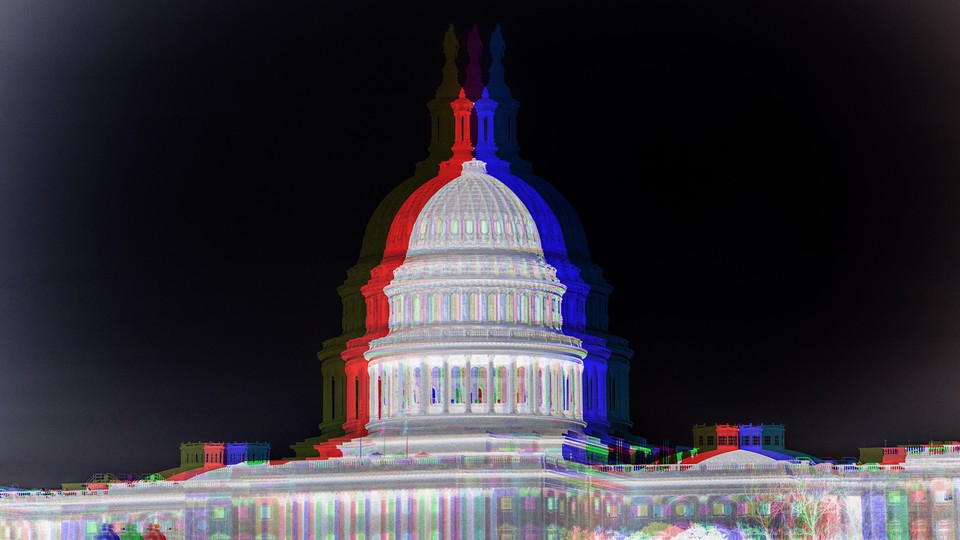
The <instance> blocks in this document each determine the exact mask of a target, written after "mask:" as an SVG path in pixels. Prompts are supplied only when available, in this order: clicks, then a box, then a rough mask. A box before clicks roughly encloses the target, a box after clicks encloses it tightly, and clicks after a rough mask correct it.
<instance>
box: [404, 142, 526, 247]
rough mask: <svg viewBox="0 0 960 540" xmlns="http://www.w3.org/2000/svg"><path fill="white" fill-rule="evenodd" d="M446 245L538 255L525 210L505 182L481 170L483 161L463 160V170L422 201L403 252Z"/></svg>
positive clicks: (484, 169)
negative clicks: (408, 242)
mask: <svg viewBox="0 0 960 540" xmlns="http://www.w3.org/2000/svg"><path fill="white" fill-rule="evenodd" d="M451 248H452V249H456V250H457V251H463V250H464V249H467V250H470V249H478V250H484V249H494V250H497V251H503V250H509V251H526V252H532V253H536V254H539V255H541V256H542V255H543V250H542V247H541V244H540V235H539V233H538V232H537V224H536V222H535V221H534V219H533V216H532V215H531V214H530V211H529V210H527V207H526V206H524V204H523V202H521V201H520V199H519V197H517V195H516V194H515V193H514V192H513V191H512V190H511V189H510V188H509V187H507V186H506V185H505V184H504V183H503V182H501V181H500V180H497V179H496V178H494V177H493V176H490V175H489V174H487V170H486V164H485V163H484V162H483V161H478V160H472V161H467V162H465V163H464V164H463V174H461V175H460V176H459V177H457V178H455V179H454V180H451V181H450V182H449V183H448V184H447V185H445V186H444V187H442V188H441V189H440V190H439V191H437V193H436V194H434V196H433V197H431V198H430V200H429V201H428V202H427V204H426V205H424V207H423V210H422V211H421V212H420V215H419V216H417V221H416V223H415V224H414V226H413V234H412V235H411V237H410V245H409V249H408V250H407V256H408V257H416V256H417V255H421V254H423V253H425V252H435V251H445V250H447V249H451Z"/></svg>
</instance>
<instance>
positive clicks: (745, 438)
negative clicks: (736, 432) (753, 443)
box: [740, 435, 750, 446]
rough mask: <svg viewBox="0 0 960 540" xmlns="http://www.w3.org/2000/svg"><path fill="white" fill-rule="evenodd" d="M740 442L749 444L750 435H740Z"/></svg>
mask: <svg viewBox="0 0 960 540" xmlns="http://www.w3.org/2000/svg"><path fill="white" fill-rule="evenodd" d="M740 444H741V446H748V445H749V444H750V437H749V436H747V435H744V436H743V437H740Z"/></svg>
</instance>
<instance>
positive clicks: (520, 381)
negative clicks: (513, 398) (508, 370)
mask: <svg viewBox="0 0 960 540" xmlns="http://www.w3.org/2000/svg"><path fill="white" fill-rule="evenodd" d="M526 402H527V368H525V367H524V366H520V367H518V368H517V405H521V404H525V403H526Z"/></svg>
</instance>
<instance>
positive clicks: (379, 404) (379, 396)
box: [377, 375, 387, 419]
mask: <svg viewBox="0 0 960 540" xmlns="http://www.w3.org/2000/svg"><path fill="white" fill-rule="evenodd" d="M386 399H387V397H386V396H384V395H383V378H382V377H380V376H379V375H377V418H378V419H380V418H383V405H384V404H385V403H386Z"/></svg>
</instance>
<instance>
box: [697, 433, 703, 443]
mask: <svg viewBox="0 0 960 540" xmlns="http://www.w3.org/2000/svg"><path fill="white" fill-rule="evenodd" d="M697 441H698V442H697V446H703V435H700V436H699V437H698V438H697Z"/></svg>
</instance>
